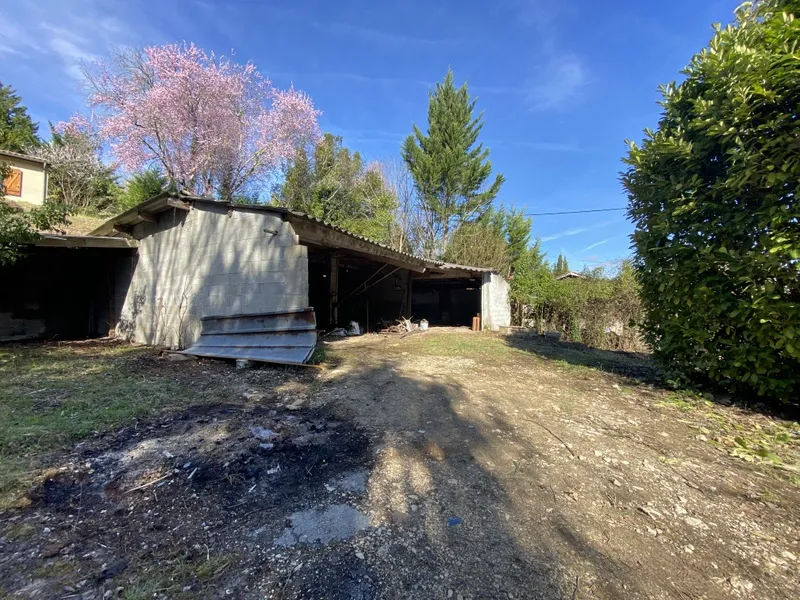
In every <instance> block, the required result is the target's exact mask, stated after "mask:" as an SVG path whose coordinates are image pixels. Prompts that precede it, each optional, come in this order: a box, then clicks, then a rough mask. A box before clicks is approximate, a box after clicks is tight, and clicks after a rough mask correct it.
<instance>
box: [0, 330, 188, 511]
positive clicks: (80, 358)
mask: <svg viewBox="0 0 800 600" xmlns="http://www.w3.org/2000/svg"><path fill="white" fill-rule="evenodd" d="M152 354H153V352H152V349H146V348H141V347H138V348H137V347H134V346H130V345H127V344H121V343H109V344H105V345H102V346H98V345H96V344H92V345H91V346H90V347H87V346H82V345H80V344H50V345H29V346H26V345H19V346H6V347H3V348H2V349H0V421H2V423H3V424H4V426H3V427H2V428H0V505H3V504H8V503H9V502H11V501H13V499H14V497H15V496H16V495H17V493H18V492H19V491H20V490H21V489H23V488H24V487H25V486H27V485H29V484H30V482H31V480H32V478H34V477H35V475H36V470H37V466H38V464H39V462H40V458H41V457H42V456H43V455H45V454H47V453H49V452H53V451H58V450H64V449H66V448H67V447H69V446H70V445H71V444H72V443H74V442H75V441H77V440H80V439H82V438H85V437H86V436H88V435H91V434H92V433H94V432H97V431H106V430H109V429H112V428H114V427H119V426H121V425H126V424H129V423H130V422H131V421H133V420H134V419H136V418H138V417H144V416H148V415H153V414H155V413H157V412H159V411H162V410H164V409H165V408H169V407H171V406H175V405H180V404H183V403H187V402H190V401H191V400H193V399H194V398H192V396H191V395H190V394H189V393H188V391H187V390H186V389H185V388H182V387H181V386H180V385H178V384H177V383H176V382H174V381H170V380H168V379H166V378H164V377H162V376H161V375H159V374H158V373H157V372H150V373H142V372H140V371H139V369H137V368H136V363H137V361H138V360H140V359H141V358H142V357H143V356H145V355H150V356H152Z"/></svg>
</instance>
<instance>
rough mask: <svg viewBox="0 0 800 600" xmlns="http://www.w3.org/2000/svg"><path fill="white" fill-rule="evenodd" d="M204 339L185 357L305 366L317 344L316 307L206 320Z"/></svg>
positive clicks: (196, 343) (204, 318) (204, 321)
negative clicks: (239, 359) (237, 359)
mask: <svg viewBox="0 0 800 600" xmlns="http://www.w3.org/2000/svg"><path fill="white" fill-rule="evenodd" d="M201 323H202V329H201V332H200V338H199V339H198V340H197V342H195V344H194V345H192V346H191V347H190V348H188V349H187V350H184V352H183V353H184V354H191V355H193V356H208V357H213V358H241V359H247V360H256V361H260V362H273V363H280V364H290V365H302V364H304V363H305V362H306V361H307V360H308V359H309V358H311V354H312V353H313V352H314V347H315V346H316V344H317V332H316V328H317V320H316V317H315V315H314V309H313V308H305V309H302V310H289V311H281V312H269V313H259V314H251V315H231V316H217V317H203V318H202V319H201Z"/></svg>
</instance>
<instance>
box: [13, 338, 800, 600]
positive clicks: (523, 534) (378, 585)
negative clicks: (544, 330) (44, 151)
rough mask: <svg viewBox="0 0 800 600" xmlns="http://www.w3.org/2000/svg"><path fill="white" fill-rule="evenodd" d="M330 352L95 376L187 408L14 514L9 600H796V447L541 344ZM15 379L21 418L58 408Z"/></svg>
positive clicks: (126, 439) (66, 471)
mask: <svg viewBox="0 0 800 600" xmlns="http://www.w3.org/2000/svg"><path fill="white" fill-rule="evenodd" d="M328 350H329V353H328V357H329V362H330V365H331V366H329V367H328V368H327V369H324V370H320V371H317V370H303V371H299V372H298V370H296V369H274V368H262V369H256V370H251V371H235V370H234V369H233V368H232V366H231V365H229V364H227V363H220V362H216V361H197V362H195V361H192V362H178V363H172V362H169V361H167V360H165V359H163V358H158V357H157V355H156V353H155V352H154V351H152V350H148V349H144V350H137V351H136V352H134V353H132V354H126V355H124V356H121V357H120V356H116V355H115V356H113V357H108V358H102V359H100V358H97V359H96V360H107V361H109V368H110V369H120V370H121V371H122V372H124V373H126V374H130V378H131V381H134V382H135V381H140V380H141V381H144V380H147V381H149V383H150V384H153V380H154V379H155V380H157V381H158V382H161V383H163V385H167V384H169V385H170V386H173V388H174V390H175V391H174V394H173V395H175V396H176V397H180V398H181V401H180V403H179V405H178V406H176V407H174V408H170V409H168V410H165V411H164V413H163V414H160V415H158V416H154V417H147V418H137V419H134V420H131V422H130V423H129V424H127V425H125V426H122V427H118V428H114V429H111V430H109V431H105V432H102V431H101V432H97V433H94V434H91V435H89V437H87V438H85V439H83V440H82V441H81V442H78V444H77V445H73V446H71V447H70V449H69V450H68V451H53V452H51V453H47V454H43V455H42V456H41V458H40V463H39V464H38V466H37V472H36V475H35V477H34V478H33V484H32V485H31V486H30V488H29V489H28V490H27V491H26V492H25V493H24V495H23V497H22V498H21V499H19V500H18V501H17V506H16V507H10V508H8V509H6V510H4V511H3V512H2V513H1V514H0V536H2V537H0V597H2V593H3V592H4V593H5V594H6V596H8V597H12V598H16V597H21V598H62V597H63V598H104V597H105V598H111V597H122V598H129V599H131V598H142V599H144V598H198V597H202V598H280V599H289V598H333V599H339V598H341V599H344V598H354V599H372V598H463V599H466V598H473V599H477V598H559V599H571V598H709V599H710V598H759V599H760V598H796V597H797V593H798V589H800V579H799V577H800V576H799V575H798V574H799V573H800V564H799V563H798V557H800V542H799V541H798V538H799V537H800V536H798V524H799V523H800V508H798V507H800V503H798V499H800V487H798V486H799V485H800V480H798V477H797V471H796V470H795V465H796V464H797V456H798V448H799V447H800V431H799V430H798V427H797V424H796V423H791V422H787V421H783V420H780V419H776V418H770V417H766V416H762V415H760V414H757V413H747V412H743V411H742V410H740V409H738V408H736V407H732V406H722V405H717V404H711V403H708V402H705V401H703V400H702V399H699V398H693V397H691V396H685V395H680V394H675V393H671V392H668V391H666V390H664V389H662V388H660V387H658V386H656V385H654V384H653V383H651V382H650V381H651V379H652V378H653V376H654V372H653V370H652V369H651V367H650V365H649V363H648V362H647V361H646V360H645V359H643V358H640V357H634V356H630V355H621V354H612V353H603V352H599V351H588V350H585V349H581V348H579V347H575V346H566V345H559V344H554V343H548V342H544V341H540V340H514V339H508V338H503V337H500V336H493V335H488V334H473V333H471V332H445V331H439V332H437V331H433V332H431V333H428V334H420V335H417V336H410V337H408V338H405V339H398V338H395V337H380V336H364V337H362V338H358V339H348V340H343V341H342V342H338V343H336V344H333V345H330V346H329V347H328ZM79 352H85V353H88V356H91V355H92V352H94V350H93V349H92V347H91V346H87V347H85V348H83V349H81V350H79ZM12 362H13V361H12ZM12 362H7V363H5V364H6V367H3V368H4V369H7V370H8V372H4V373H2V374H3V375H4V377H7V381H10V382H12V385H15V386H16V387H15V388H14V390H16V391H15V392H13V393H24V389H26V386H29V387H31V388H33V387H35V386H37V385H38V386H40V387H42V388H45V389H48V388H47V385H50V384H52V382H50V384H48V383H47V382H46V381H45V380H46V379H47V377H48V374H47V371H46V369H45V370H44V372H43V373H40V374H39V375H38V376H37V377H36V380H35V381H36V382H35V383H34V381H32V380H29V379H28V378H27V376H26V375H25V373H24V372H23V370H21V369H17V370H14V369H12V368H11V367H9V366H8V365H10V364H12ZM17 366H19V365H17ZM595 367H599V368H595ZM109 376H110V375H109ZM126 376H127V375H126ZM43 381H45V383H43ZM173 388H171V389H173ZM36 389H38V388H36ZM128 393H135V387H134V388H131V390H130V391H129V392H128ZM45 406H46V407H45V408H41V407H40V408H39V410H58V407H57V406H56V405H53V403H50V404H45ZM12 420H13V419H12Z"/></svg>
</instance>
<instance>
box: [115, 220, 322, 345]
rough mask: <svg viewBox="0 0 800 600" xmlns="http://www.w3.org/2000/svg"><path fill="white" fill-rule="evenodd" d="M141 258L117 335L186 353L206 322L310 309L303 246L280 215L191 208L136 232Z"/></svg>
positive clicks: (305, 254)
mask: <svg viewBox="0 0 800 600" xmlns="http://www.w3.org/2000/svg"><path fill="white" fill-rule="evenodd" d="M134 237H136V238H137V239H139V240H140V242H139V256H138V262H137V263H136V268H135V271H134V274H133V279H132V281H131V285H130V288H129V289H128V292H127V295H126V298H125V304H124V306H123V309H122V317H121V319H120V323H119V326H118V328H117V334H118V335H119V336H120V337H123V338H126V339H131V340H134V341H136V342H140V343H145V344H158V345H166V346H169V347H172V348H186V347H188V346H190V345H191V344H193V343H194V342H195V341H196V340H197V338H198V337H199V335H200V318H201V317H204V316H218V315H222V316H224V315H233V314H253V313H263V312H271V311H277V310H290V309H296V308H298V309H299V308H305V307H306V306H308V255H307V248H306V247H305V246H301V245H299V243H298V238H297V236H296V235H295V233H294V230H293V229H292V227H291V225H290V224H289V223H285V222H283V221H282V220H281V218H280V217H279V216H277V215H272V214H269V213H265V212H261V211H252V210H250V211H248V210H245V209H242V210H232V211H228V209H227V207H226V206H219V207H216V206H208V205H202V206H197V205H196V206H195V207H193V208H192V209H191V210H190V211H184V210H180V209H174V210H172V211H168V212H166V213H162V214H161V215H159V220H158V223H142V224H140V225H137V226H136V228H135V230H134Z"/></svg>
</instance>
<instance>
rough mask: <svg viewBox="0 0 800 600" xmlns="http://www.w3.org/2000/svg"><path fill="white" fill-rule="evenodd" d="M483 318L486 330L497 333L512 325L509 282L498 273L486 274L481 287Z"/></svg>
mask: <svg viewBox="0 0 800 600" xmlns="http://www.w3.org/2000/svg"><path fill="white" fill-rule="evenodd" d="M481 318H482V323H481V325H482V326H483V328H484V329H489V330H490V331H497V330H498V329H500V328H501V327H508V326H509V325H511V301H510V300H509V298H508V282H507V281H506V280H505V279H503V278H502V277H501V276H500V275H498V274H497V273H484V274H483V284H482V285H481Z"/></svg>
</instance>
